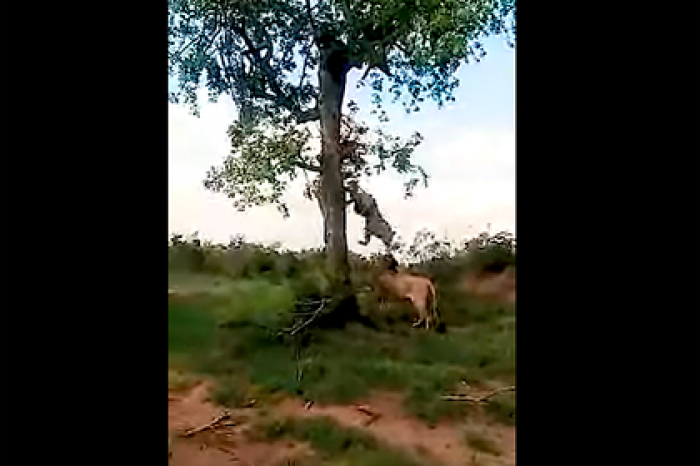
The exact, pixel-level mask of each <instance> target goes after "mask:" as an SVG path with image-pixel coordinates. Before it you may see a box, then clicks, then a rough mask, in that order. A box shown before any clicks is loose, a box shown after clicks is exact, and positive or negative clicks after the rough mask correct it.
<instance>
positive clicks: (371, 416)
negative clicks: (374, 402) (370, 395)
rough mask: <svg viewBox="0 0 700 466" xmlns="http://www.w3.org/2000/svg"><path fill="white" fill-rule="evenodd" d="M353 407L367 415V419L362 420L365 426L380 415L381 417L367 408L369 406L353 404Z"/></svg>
mask: <svg viewBox="0 0 700 466" xmlns="http://www.w3.org/2000/svg"><path fill="white" fill-rule="evenodd" d="M355 409H356V410H358V411H359V412H361V413H364V414H366V415H368V416H369V419H367V420H366V421H365V422H364V426H365V427H367V426H369V425H370V424H372V423H373V422H374V421H376V420H377V419H379V418H380V417H382V415H381V414H379V413H376V412H374V411H372V410H371V409H370V408H369V406H355Z"/></svg>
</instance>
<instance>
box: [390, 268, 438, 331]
mask: <svg viewBox="0 0 700 466" xmlns="http://www.w3.org/2000/svg"><path fill="white" fill-rule="evenodd" d="M377 291H378V292H379V293H378V294H379V297H380V299H391V300H394V301H400V302H405V301H408V302H410V303H411V305H412V306H413V308H414V309H415V310H416V312H417V313H418V319H417V320H416V321H415V322H414V324H413V326H414V327H418V326H419V325H421V324H423V323H425V328H426V329H429V328H430V327H431V326H433V327H435V326H436V325H438V323H439V320H440V315H439V314H438V310H437V295H436V293H435V286H434V285H433V282H432V280H430V278H428V277H424V276H420V275H415V274H412V273H410V272H403V271H399V270H398V262H397V261H396V259H394V258H393V256H391V255H390V256H389V265H388V267H387V269H386V270H384V271H382V272H381V273H380V274H379V277H378V278H377Z"/></svg>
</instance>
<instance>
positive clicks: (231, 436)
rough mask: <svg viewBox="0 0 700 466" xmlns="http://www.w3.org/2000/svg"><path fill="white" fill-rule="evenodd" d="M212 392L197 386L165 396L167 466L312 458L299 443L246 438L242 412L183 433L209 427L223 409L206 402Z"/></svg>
mask: <svg viewBox="0 0 700 466" xmlns="http://www.w3.org/2000/svg"><path fill="white" fill-rule="evenodd" d="M211 388H212V384H211V383H209V382H200V383H198V384H196V385H195V386H194V387H193V388H191V389H189V390H187V391H182V392H172V391H171V392H169V393H168V435H169V438H170V439H171V444H170V452H169V464H170V465H171V466H195V465H196V466H222V465H226V466H230V465H232V464H233V465H241V466H278V465H280V464H285V463H286V462H287V461H292V460H294V459H300V458H301V457H303V456H306V455H313V452H312V451H311V449H310V448H309V447H308V446H307V445H306V444H303V443H300V442H291V441H277V442H259V441H253V440H251V439H249V438H248V436H247V435H246V432H247V424H248V421H249V419H250V417H251V413H250V412H246V410H229V412H230V417H229V418H227V419H225V420H222V421H221V422H219V423H217V424H215V425H213V426H212V428H209V429H205V430H202V431H201V432H198V433H196V434H194V435H192V436H189V437H187V436H184V435H183V434H185V433H186V432H188V431H190V430H192V429H196V428H198V427H201V426H204V425H207V424H209V423H210V422H211V421H212V420H214V419H216V418H217V417H219V416H221V414H222V412H223V409H222V408H219V407H217V406H215V405H214V404H213V403H211V402H210V401H209V399H208V394H209V393H210V390H211Z"/></svg>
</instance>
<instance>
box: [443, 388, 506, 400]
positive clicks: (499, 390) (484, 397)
mask: <svg viewBox="0 0 700 466" xmlns="http://www.w3.org/2000/svg"><path fill="white" fill-rule="evenodd" d="M514 391H515V385H512V386H510V387H503V388H497V389H496V390H492V391H490V392H488V393H485V394H483V395H481V396H474V395H467V394H457V395H444V396H443V397H442V399H443V400H448V401H469V402H471V403H485V402H487V401H488V399H489V398H491V397H492V396H495V395H498V394H500V393H504V392H514Z"/></svg>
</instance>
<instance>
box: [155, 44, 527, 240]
mask: <svg viewBox="0 0 700 466" xmlns="http://www.w3.org/2000/svg"><path fill="white" fill-rule="evenodd" d="M485 46H486V50H487V52H488V55H487V57H486V58H485V59H484V60H482V62H481V63H471V64H469V65H465V66H463V67H461V68H460V70H459V72H458V77H459V79H460V86H459V88H458V90H457V92H456V95H455V97H456V98H457V101H456V102H455V103H454V104H452V105H450V106H446V107H444V108H443V109H440V110H438V109H437V105H435V104H433V103H432V102H428V101H426V102H425V103H424V104H423V107H422V108H421V111H420V112H419V113H416V114H411V115H406V113H405V112H404V110H403V108H402V106H401V105H400V103H397V104H395V105H391V104H390V103H389V102H388V100H390V99H389V98H387V99H385V100H386V101H387V102H386V103H385V105H384V106H385V108H386V109H387V111H388V112H389V115H390V118H391V121H390V122H389V124H388V126H387V129H388V130H390V131H391V132H392V133H395V134H400V135H402V136H408V135H410V134H411V133H412V132H413V131H414V130H417V131H419V132H420V133H421V134H422V135H423V136H424V141H423V143H422V144H421V145H420V146H418V148H417V149H416V151H415V153H414V156H413V161H414V163H416V164H419V165H421V166H423V167H424V168H425V169H426V171H427V172H428V174H429V175H430V180H429V186H428V188H427V189H426V188H423V187H422V185H419V187H417V188H416V191H415V196H414V197H413V198H411V199H408V200H405V199H403V187H402V179H401V178H399V177H398V176H397V175H396V174H394V173H391V172H389V171H387V172H385V174H383V175H380V176H375V177H372V178H371V179H370V180H368V181H366V182H364V183H361V187H362V188H364V189H366V190H367V191H369V192H371V193H372V194H373V195H374V196H375V197H376V199H377V202H378V203H379V207H380V209H381V211H382V213H383V215H384V217H385V218H386V219H387V220H388V221H389V223H390V224H391V225H392V226H393V227H394V228H395V229H396V230H397V233H398V235H399V237H400V239H403V240H404V241H411V240H412V239H413V236H414V234H415V232H416V231H418V230H420V229H421V228H428V229H430V230H432V231H434V232H435V233H436V234H437V235H438V236H439V237H443V236H445V235H446V236H447V237H448V238H450V239H452V240H459V239H462V238H464V237H465V236H472V235H474V234H476V233H478V232H479V231H483V230H484V229H485V228H486V225H487V224H488V223H491V231H492V232H496V231H500V230H508V231H511V232H513V233H515V51H514V50H513V49H509V48H508V47H507V46H506V45H505V41H504V40H503V39H501V38H491V39H489V40H487V41H486V42H485ZM361 74H362V73H361V72H358V71H353V72H351V74H350V76H349V79H348V88H347V91H346V97H345V102H344V103H347V102H348V101H349V100H351V99H352V100H355V101H356V102H358V104H359V105H360V108H361V109H362V111H361V112H360V114H359V117H360V118H366V117H369V113H368V112H369V110H370V106H369V92H368V90H367V89H366V88H362V89H359V90H358V89H356V82H357V80H358V79H359V77H360V76H361ZM172 84H173V82H172V80H171V86H172ZM203 95H204V94H203ZM202 101H203V105H202V109H201V117H200V118H197V117H194V116H191V115H189V113H188V110H187V108H185V107H183V106H178V105H174V104H169V115H168V128H169V134H168V144H169V146H168V158H169V189H168V191H169V192H168V199H169V212H168V228H169V231H170V232H171V233H183V234H189V233H192V232H194V231H199V234H200V237H201V238H203V239H211V240H214V241H216V242H228V239H229V237H230V236H231V235H234V234H237V233H242V234H244V235H245V236H246V239H247V240H249V241H255V242H261V243H266V244H269V243H272V242H276V241H278V242H280V243H282V245H283V246H285V247H288V248H291V249H299V248H304V247H319V246H321V245H322V242H323V241H322V226H321V225H322V223H321V216H320V212H319V210H318V206H317V204H316V203H315V202H311V201H308V200H307V199H305V198H304V197H303V195H302V192H303V183H304V180H303V177H301V178H298V179H297V181H296V182H295V183H293V184H291V185H290V188H289V190H288V192H287V194H286V199H287V202H288V206H289V208H290V214H291V218H289V219H286V220H285V219H283V218H282V216H281V215H280V214H279V212H278V211H277V210H276V209H275V207H273V206H265V207H257V208H254V209H251V210H250V211H247V212H238V211H236V210H235V209H234V208H233V207H232V205H231V201H230V200H229V199H227V198H226V197H225V196H224V195H220V194H214V193H210V192H208V191H206V190H205V189H204V187H203V185H202V181H203V180H204V177H205V174H206V171H207V170H208V169H209V168H210V167H211V166H212V165H219V164H221V162H222V161H223V160H224V158H225V157H226V155H227V154H228V153H229V152H230V148H229V147H230V146H229V142H228V140H227V136H226V129H227V128H228V126H229V124H230V123H231V122H232V121H233V119H234V117H235V107H234V105H233V103H232V102H231V100H230V98H229V97H227V96H222V97H221V98H220V99H219V101H218V102H217V103H208V102H205V101H204V99H202ZM368 122H369V123H370V125H374V124H375V122H376V120H369V121H368ZM362 226H363V219H362V218H360V217H358V216H357V215H355V213H354V212H353V211H352V209H348V246H349V248H350V249H351V250H353V251H356V252H358V253H362V254H367V253H370V252H374V251H378V250H380V249H381V243H380V242H379V241H378V240H377V239H376V238H373V239H372V242H371V243H370V245H369V246H367V247H363V246H360V245H359V244H358V243H357V241H358V240H359V239H360V238H361V237H362Z"/></svg>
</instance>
